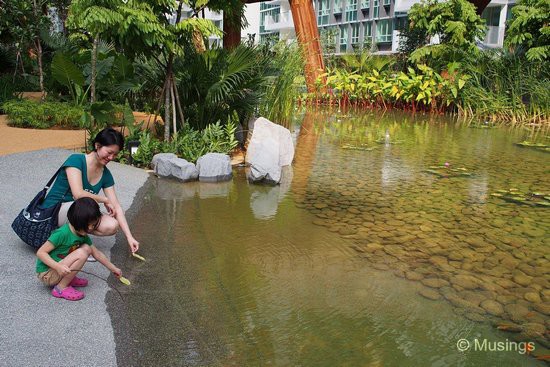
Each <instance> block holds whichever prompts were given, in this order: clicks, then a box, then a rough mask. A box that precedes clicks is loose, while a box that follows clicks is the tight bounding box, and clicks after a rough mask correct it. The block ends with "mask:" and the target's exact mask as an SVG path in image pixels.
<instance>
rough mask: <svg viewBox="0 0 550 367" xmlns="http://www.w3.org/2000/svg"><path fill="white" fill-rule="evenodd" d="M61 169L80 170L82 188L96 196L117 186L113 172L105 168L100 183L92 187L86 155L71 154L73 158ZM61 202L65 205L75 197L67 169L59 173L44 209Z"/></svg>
mask: <svg viewBox="0 0 550 367" xmlns="http://www.w3.org/2000/svg"><path fill="white" fill-rule="evenodd" d="M61 167H75V168H78V169H79V170H80V172H82V187H83V188H84V190H85V191H88V192H90V193H92V194H94V195H97V194H99V192H100V191H101V190H102V189H105V188H107V187H111V186H114V184H115V180H114V179H113V175H112V174H111V171H109V169H108V168H107V167H104V168H103V175H101V179H100V180H99V182H98V183H96V184H95V185H93V186H92V185H91V184H90V182H88V173H87V172H88V170H87V168H88V167H87V165H86V155H84V154H78V153H77V154H71V156H70V157H69V158H67V160H66V161H65V163H63V165H62V166H61ZM60 201H61V202H64V203H66V202H68V201H74V197H73V194H72V192H71V189H70V186H69V180H68V178H67V172H66V170H65V169H62V170H61V171H59V174H58V175H57V178H56V179H55V182H54V184H53V185H52V187H51V188H50V191H49V192H48V195H46V199H45V200H44V202H43V203H42V207H43V208H49V207H52V206H54V205H55V204H57V203H59V202H60Z"/></svg>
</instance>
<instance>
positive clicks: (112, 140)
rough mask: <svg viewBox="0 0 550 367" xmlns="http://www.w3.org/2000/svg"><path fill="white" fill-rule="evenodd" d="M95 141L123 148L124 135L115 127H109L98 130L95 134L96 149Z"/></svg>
mask: <svg viewBox="0 0 550 367" xmlns="http://www.w3.org/2000/svg"><path fill="white" fill-rule="evenodd" d="M95 143H98V144H99V145H101V146H102V147H103V146H106V145H118V147H119V149H120V150H123V149H124V136H123V135H122V134H121V133H120V131H117V130H115V129H113V128H112V127H107V128H105V129H103V130H101V131H100V132H98V133H97V135H96V136H95V139H94V151H96V147H95Z"/></svg>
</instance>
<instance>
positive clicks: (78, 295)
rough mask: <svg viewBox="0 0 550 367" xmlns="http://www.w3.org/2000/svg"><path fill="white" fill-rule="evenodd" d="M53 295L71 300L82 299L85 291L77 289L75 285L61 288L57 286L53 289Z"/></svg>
mask: <svg viewBox="0 0 550 367" xmlns="http://www.w3.org/2000/svg"><path fill="white" fill-rule="evenodd" d="M52 296H54V297H56V298H64V299H66V300H69V301H80V300H81V299H82V298H84V292H80V291H77V290H76V289H74V288H73V287H67V288H65V289H63V290H61V289H59V288H57V286H55V287H53V289H52Z"/></svg>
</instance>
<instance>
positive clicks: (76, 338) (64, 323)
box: [0, 125, 149, 367]
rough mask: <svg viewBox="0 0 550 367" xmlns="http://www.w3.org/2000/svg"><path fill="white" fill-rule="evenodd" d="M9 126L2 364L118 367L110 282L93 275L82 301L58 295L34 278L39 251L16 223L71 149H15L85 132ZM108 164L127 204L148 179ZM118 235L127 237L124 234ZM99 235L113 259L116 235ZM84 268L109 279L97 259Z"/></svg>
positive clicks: (1, 231) (3, 167) (1, 250)
mask: <svg viewBox="0 0 550 367" xmlns="http://www.w3.org/2000/svg"><path fill="white" fill-rule="evenodd" d="M6 128H7V127H6V126H5V125H3V126H2V127H0V137H1V139H2V142H1V145H0V171H1V172H2V179H1V180H0V192H2V195H0V223H1V224H0V269H1V276H0V294H1V295H2V296H1V299H2V302H1V305H2V312H0V325H1V327H0V366H10V367H16V366H25V367H29V366H116V357H115V343H114V337H113V329H112V325H111V320H110V316H109V314H108V313H107V310H106V304H105V296H106V294H107V291H108V285H107V284H106V283H105V282H103V281H102V280H99V279H97V278H94V277H90V276H88V278H89V279H90V285H89V286H88V287H87V288H85V290H86V298H84V299H83V300H82V301H78V302H70V301H65V300H60V299H57V298H54V297H52V296H51V295H50V294H49V289H48V288H47V287H45V286H43V285H42V284H40V282H39V281H38V280H37V279H36V275H35V261H36V256H35V254H34V252H33V250H32V249H31V248H30V247H28V246H27V245H25V244H24V243H22V242H21V241H20V240H19V238H18V237H17V236H16V235H15V233H14V232H13V231H12V229H11V226H10V225H11V222H12V221H13V219H14V218H15V216H16V215H17V214H18V212H19V211H20V210H21V209H22V208H23V207H24V206H25V205H27V204H28V202H29V201H30V200H31V199H32V198H33V196H34V195H35V194H36V193H37V192H38V191H39V190H40V189H41V188H42V187H43V185H44V184H45V183H46V182H47V180H48V178H50V177H51V175H52V174H53V173H54V172H55V171H56V169H57V168H58V167H59V166H60V165H61V163H62V162H63V161H64V160H65V159H66V157H67V156H68V155H69V154H71V153H72V151H69V150H63V149H45V150H44V149H43V150H37V151H32V152H24V153H16V154H9V153H12V152H13V151H14V150H15V151H18V150H19V151H21V150H30V149H33V150H34V149H41V148H44V146H48V145H49V146H52V145H53V146H56V145H57V146H69V147H77V146H79V144H80V143H79V141H81V142H83V132H77V131H56V130H48V131H39V132H36V131H34V130H24V131H19V130H22V129H14V130H10V129H11V128H7V129H6ZM5 131H7V132H8V133H7V134H6V133H5ZM43 134H44V135H43ZM109 169H110V170H111V172H112V173H113V176H114V178H115V182H116V190H117V195H118V197H119V200H120V202H121V204H122V206H123V208H125V209H128V208H129V207H130V205H131V204H132V201H133V199H134V196H135V194H136V193H137V191H138V189H139V188H140V187H141V186H142V185H143V184H144V183H145V181H146V180H147V178H148V177H149V176H148V174H147V173H146V172H145V171H143V170H141V169H137V168H134V167H131V166H126V165H121V164H118V163H115V162H111V163H110V164H109ZM117 239H118V240H121V241H124V238H123V236H119V237H117ZM93 240H94V242H95V244H96V245H97V246H98V248H100V249H101V250H103V251H104V252H105V254H106V255H107V256H108V257H110V249H111V247H112V246H113V245H114V243H115V238H114V237H107V238H100V237H94V238H93ZM138 240H139V238H138ZM124 245H125V241H124ZM141 245H142V246H147V244H146V243H142V244H141ZM84 270H86V271H89V272H93V273H95V274H97V275H99V276H102V277H104V278H107V277H108V276H109V272H108V271H107V270H106V269H105V268H104V267H103V266H101V265H100V264H98V263H87V264H86V265H85V267H84ZM122 270H123V273H124V269H122ZM121 307H124V305H121Z"/></svg>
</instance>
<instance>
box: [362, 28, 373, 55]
mask: <svg viewBox="0 0 550 367" xmlns="http://www.w3.org/2000/svg"><path fill="white" fill-rule="evenodd" d="M371 47H372V22H366V23H365V30H364V33H363V48H367V49H370V48H371Z"/></svg>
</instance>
